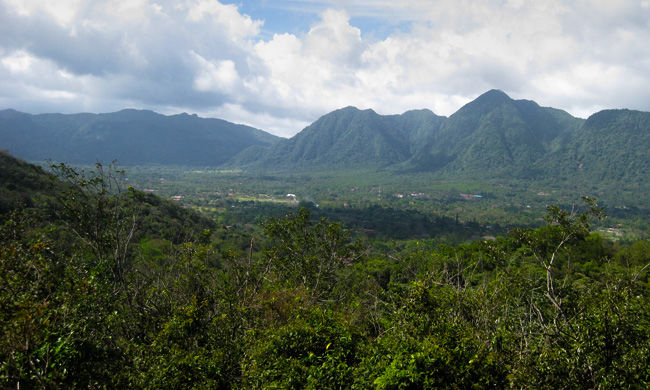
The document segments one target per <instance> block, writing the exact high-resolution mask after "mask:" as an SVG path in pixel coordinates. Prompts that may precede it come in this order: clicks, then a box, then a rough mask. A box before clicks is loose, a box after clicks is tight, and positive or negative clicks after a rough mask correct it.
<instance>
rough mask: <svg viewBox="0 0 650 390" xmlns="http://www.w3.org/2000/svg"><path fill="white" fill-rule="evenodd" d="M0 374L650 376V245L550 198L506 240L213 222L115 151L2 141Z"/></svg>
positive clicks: (615, 382) (367, 378)
mask: <svg viewBox="0 0 650 390" xmlns="http://www.w3.org/2000/svg"><path fill="white" fill-rule="evenodd" d="M2 164H3V169H2V171H0V172H2V177H0V178H1V179H2V180H3V183H2V184H3V193H2V198H1V199H0V200H1V205H2V212H3V214H2V228H1V229H2V231H1V232H0V268H1V269H0V275H1V277H2V279H3V280H2V283H0V305H1V306H2V310H0V316H2V317H1V319H0V326H1V328H0V332H2V334H1V336H0V384H1V386H3V387H20V388H30V387H41V388H59V387H61V388H71V387H72V388H74V387H91V388H96V387H109V388H116V387H117V388H125V387H129V388H184V387H198V388H205V387H217V388H319V389H320V388H378V389H401V388H438V387H442V388H472V387H475V388H504V387H515V388H522V387H523V388H621V387H626V388H629V387H633V388H634V387H638V388H644V387H647V386H648V385H649V384H650V371H649V370H648V367H650V315H649V314H650V305H649V304H648V303H649V302H648V295H649V292H650V289H649V287H650V286H649V284H648V269H649V268H650V265H649V263H650V243H649V242H648V241H647V240H641V241H637V242H634V243H630V244H629V245H622V244H620V243H614V242H610V241H607V240H605V239H603V238H602V237H601V236H600V235H598V234H596V233H593V232H591V231H590V227H591V221H593V219H594V218H598V217H599V216H600V215H601V210H600V209H599V208H598V207H597V205H596V204H595V202H593V201H592V200H589V199H587V200H586V203H585V206H584V207H583V209H582V210H578V211H575V210H573V211H571V212H569V211H567V210H564V209H561V208H559V207H549V208H548V210H547V214H546V217H545V221H546V224H545V225H544V226H543V227H540V228H537V229H514V230H511V231H510V232H509V233H508V234H507V235H505V236H503V237H498V238H496V239H494V240H478V241H473V242H469V243H465V244H461V245H456V246H450V245H444V244H439V243H437V242H436V241H433V240H410V241H402V242H399V243H395V242H390V241H388V242H384V243H383V244H381V245H380V244H375V245H373V246H370V245H368V244H367V243H366V242H363V241H358V240H353V239H351V238H350V234H349V232H348V231H346V230H345V229H344V228H343V227H342V226H341V225H340V224H338V223H333V222H330V221H328V220H327V219H324V218H321V219H315V218H312V216H311V214H310V212H309V211H308V210H307V209H296V210H294V211H292V212H290V213H288V215H286V216H284V217H277V218H276V217H274V218H270V219H268V220H266V221H265V222H263V224H262V230H261V233H259V234H258V233H256V232H253V233H247V232H245V231H238V230H236V229H233V228H231V229H226V228H223V227H218V226H215V225H214V223H212V222H211V221H209V220H206V219H205V218H203V217H201V216H200V215H198V214H197V213H195V212H192V211H190V210H187V209H181V208H179V207H176V206H175V205H174V204H173V203H171V202H166V201H162V200H160V199H158V198H156V197H154V196H151V195H146V194H143V193H140V192H138V191H135V190H133V189H129V188H127V189H124V190H119V188H116V186H117V187H119V184H120V183H121V182H120V181H119V180H116V179H115V177H114V176H113V172H112V171H110V169H103V168H101V167H99V168H100V169H98V170H97V171H95V172H94V173H91V174H90V175H82V174H80V173H79V172H77V171H75V170H73V169H70V168H68V167H66V166H60V167H59V170H58V171H59V177H60V178H63V179H64V181H60V180H54V179H52V180H51V184H47V183H48V182H50V178H48V175H46V174H45V173H44V172H42V171H41V170H39V169H37V168H34V167H33V166H30V165H27V164H21V163H20V162H17V161H15V160H13V159H11V158H9V157H8V156H6V155H2Z"/></svg>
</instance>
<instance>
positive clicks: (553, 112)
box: [0, 90, 650, 188]
mask: <svg viewBox="0 0 650 390" xmlns="http://www.w3.org/2000/svg"><path fill="white" fill-rule="evenodd" d="M649 118H650V113H646V112H639V111H629V110H607V111H602V112H599V113H596V114H594V115H592V116H591V117H590V118H589V119H588V120H584V119H579V118H574V117H573V116H571V115H569V114H568V113H566V112H565V111H562V110H558V109H554V108H549V107H540V106H539V105H538V104H537V103H535V102H533V101H529V100H514V99H511V98H510V97H509V96H508V95H506V94H505V93H504V92H502V91H499V90H491V91H488V92H486V93H484V94H483V95H481V96H479V97H478V98H477V99H475V100H474V101H472V102H470V103H468V104H466V105H465V106H464V107H462V108H461V109H459V110H458V111H457V112H456V113H454V114H453V115H451V116H450V117H449V118H446V117H442V116H437V115H435V114H434V113H433V112H431V111H429V110H414V111H408V112H406V113H404V114H401V115H379V114H377V113H376V112H374V111H373V110H359V109H357V108H354V107H346V108H343V109H339V110H336V111H333V112H331V113H329V114H326V115H324V116H323V117H321V118H320V119H318V120H317V121H316V122H314V123H313V124H311V125H310V126H308V127H306V128H305V129H304V130H302V131H301V132H300V133H298V134H296V135H295V136H294V137H292V138H290V139H279V138H278V137H274V136H272V135H270V134H267V133H264V132H262V131H260V130H255V129H253V128H250V127H246V126H242V125H235V124H232V123H229V122H226V121H222V120H218V119H203V118H198V117H196V116H191V115H187V114H180V115H173V116H164V115H160V114H156V113H154V112H151V111H136V110H123V111H120V112H116V113H111V114H98V115H95V114H77V115H60V114H44V115H29V114H23V113H20V112H17V111H13V110H5V111H0V140H1V144H0V148H2V149H8V150H9V151H10V152H11V153H13V154H15V155H17V156H19V157H22V158H25V159H28V160H44V159H47V158H51V159H53V160H59V161H67V162H72V163H93V162H95V161H97V160H99V161H104V162H106V161H112V160H113V159H117V160H118V162H119V163H121V164H126V165H130V164H149V163H155V164H166V165H204V166H218V165H222V164H224V165H227V166H230V167H236V168H244V169H247V170H264V171H273V170H276V171H283V170H284V171H287V170H289V171H295V170H302V171H310V170H345V169H356V168H370V169H390V170H393V171H395V172H399V173H402V172H414V171H415V172H430V173H434V174H435V175H438V176H439V177H442V178H456V179H461V180H472V179H475V178H498V179H506V180H507V179H513V178H514V179H526V180H531V179H532V180H545V181H552V182H555V181H564V182H573V183H580V184H581V185H587V186H594V185H600V183H603V182H604V181H607V182H608V183H624V184H625V185H626V186H631V187H632V188H638V187H640V188H647V184H646V183H647V182H648V180H647V179H648V177H647V172H648V150H649V146H650V141H649V137H650V136H649V134H650V119H649ZM599 188H600V187H599Z"/></svg>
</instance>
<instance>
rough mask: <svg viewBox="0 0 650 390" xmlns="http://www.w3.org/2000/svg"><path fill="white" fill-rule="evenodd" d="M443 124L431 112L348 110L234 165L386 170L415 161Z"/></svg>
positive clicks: (253, 151)
mask: <svg viewBox="0 0 650 390" xmlns="http://www.w3.org/2000/svg"><path fill="white" fill-rule="evenodd" d="M443 120H444V118H443V117H439V116H436V115H435V114H434V113H432V112H431V111H429V110H418V111H409V112H406V113H404V114H402V115H389V116H383V115H379V114H377V113H376V112H374V111H373V110H363V111H362V110H359V109H357V108H355V107H346V108H343V109H340V110H336V111H333V112H331V113H329V114H327V115H324V116H323V117H321V118H320V119H318V120H317V121H316V122H314V123H313V124H311V125H310V126H308V127H306V128H305V129H304V130H302V131H301V132H300V133H298V134H297V135H296V136H294V137H293V138H291V139H288V140H282V141H281V142H278V143H277V144H275V145H273V146H271V147H268V148H266V149H262V148H253V149H251V150H248V151H245V152H244V153H242V154H241V155H239V156H237V157H236V158H235V159H234V161H233V162H232V164H233V165H243V166H250V167H272V168H296V167H298V168H317V167H320V168H346V167H351V166H355V167H359V166H363V167H384V166H389V165H393V164H397V163H400V162H404V161H406V160H408V159H409V158H411V155H412V153H413V151H414V150H415V148H416V146H417V145H418V144H420V143H422V142H427V141H428V140H429V139H431V137H432V136H433V132H434V131H435V130H436V129H437V128H438V127H439V126H440V124H441V123H442V122H443Z"/></svg>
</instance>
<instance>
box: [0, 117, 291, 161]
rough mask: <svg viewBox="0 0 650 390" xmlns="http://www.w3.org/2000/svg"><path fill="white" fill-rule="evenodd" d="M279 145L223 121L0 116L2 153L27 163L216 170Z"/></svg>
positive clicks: (259, 133)
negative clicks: (250, 150) (249, 152)
mask: <svg viewBox="0 0 650 390" xmlns="http://www.w3.org/2000/svg"><path fill="white" fill-rule="evenodd" d="M278 140H279V138H278V137H276V136H273V135H271V134H269V133H266V132H264V131H261V130H257V129H254V128H252V127H249V126H243V125H236V124H234V123H230V122H227V121H224V120H220V119H206V118H199V117H198V116H196V115H188V114H179V115H172V116H165V115H161V114H157V113H155V112H153V111H147V110H133V109H126V110H122V111H119V112H113V113H108V114H74V115H62V114H41V115H30V114H25V113H22V112H18V111H15V110H3V111H0V148H1V149H7V150H9V152H10V153H12V154H13V155H15V156H17V157H20V158H22V159H25V160H31V161H42V160H46V159H51V160H54V161H64V162H69V163H81V164H88V163H90V164H92V163H95V162H97V161H100V162H111V161H113V160H118V162H119V163H120V164H123V165H137V164H174V165H207V166H216V165H219V164H222V163H224V162H226V161H228V160H229V159H230V158H232V157H233V156H234V155H235V154H237V153H238V152H241V151H242V150H244V149H246V148H247V147H250V146H253V145H271V144H273V143H275V142H277V141H278Z"/></svg>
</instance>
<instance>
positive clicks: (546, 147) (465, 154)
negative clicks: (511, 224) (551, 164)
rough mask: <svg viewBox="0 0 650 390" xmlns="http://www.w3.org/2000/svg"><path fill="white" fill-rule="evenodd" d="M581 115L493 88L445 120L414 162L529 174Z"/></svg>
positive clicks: (473, 172)
mask: <svg viewBox="0 0 650 390" xmlns="http://www.w3.org/2000/svg"><path fill="white" fill-rule="evenodd" d="M582 122H583V120H581V119H577V118H574V117H572V116H571V115H569V114H568V113H566V112H564V111H561V110H556V109H552V108H545V107H540V106H538V105H537V104H536V103H535V102H532V101H528V100H513V99H511V98H510V97H508V96H507V95H506V94H505V93H503V92H501V91H498V90H492V91H488V92H486V93H485V94H483V95H481V96H479V97H478V98H477V99H476V100H474V101H472V102H470V103H468V104H467V105H465V106H464V107H462V108H461V109H460V110H458V111H457V112H456V113H454V114H453V115H452V116H451V117H449V119H448V120H447V121H445V122H444V123H443V125H442V126H441V127H440V130H439V131H438V132H437V133H436V134H435V136H434V137H433V139H432V140H431V141H430V142H429V144H428V145H425V147H423V148H422V149H421V150H419V151H418V153H417V154H416V156H415V157H414V159H413V161H412V163H413V164H414V166H415V167H417V168H420V169H425V170H433V171H437V170H443V172H444V173H446V174H451V175H461V176H468V177H472V176H474V177H477V176H479V177H480V176H484V175H488V176H490V175H491V176H499V175H506V176H509V175H517V176H531V174H533V172H531V168H532V167H533V165H534V163H535V162H537V161H539V160H542V159H544V158H545V157H546V155H547V154H548V152H550V151H552V150H554V149H556V148H557V147H558V145H559V144H560V143H561V142H562V141H563V140H566V139H568V138H570V137H571V134H572V133H573V132H574V131H575V129H576V128H578V127H579V126H580V125H581V123H582Z"/></svg>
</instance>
